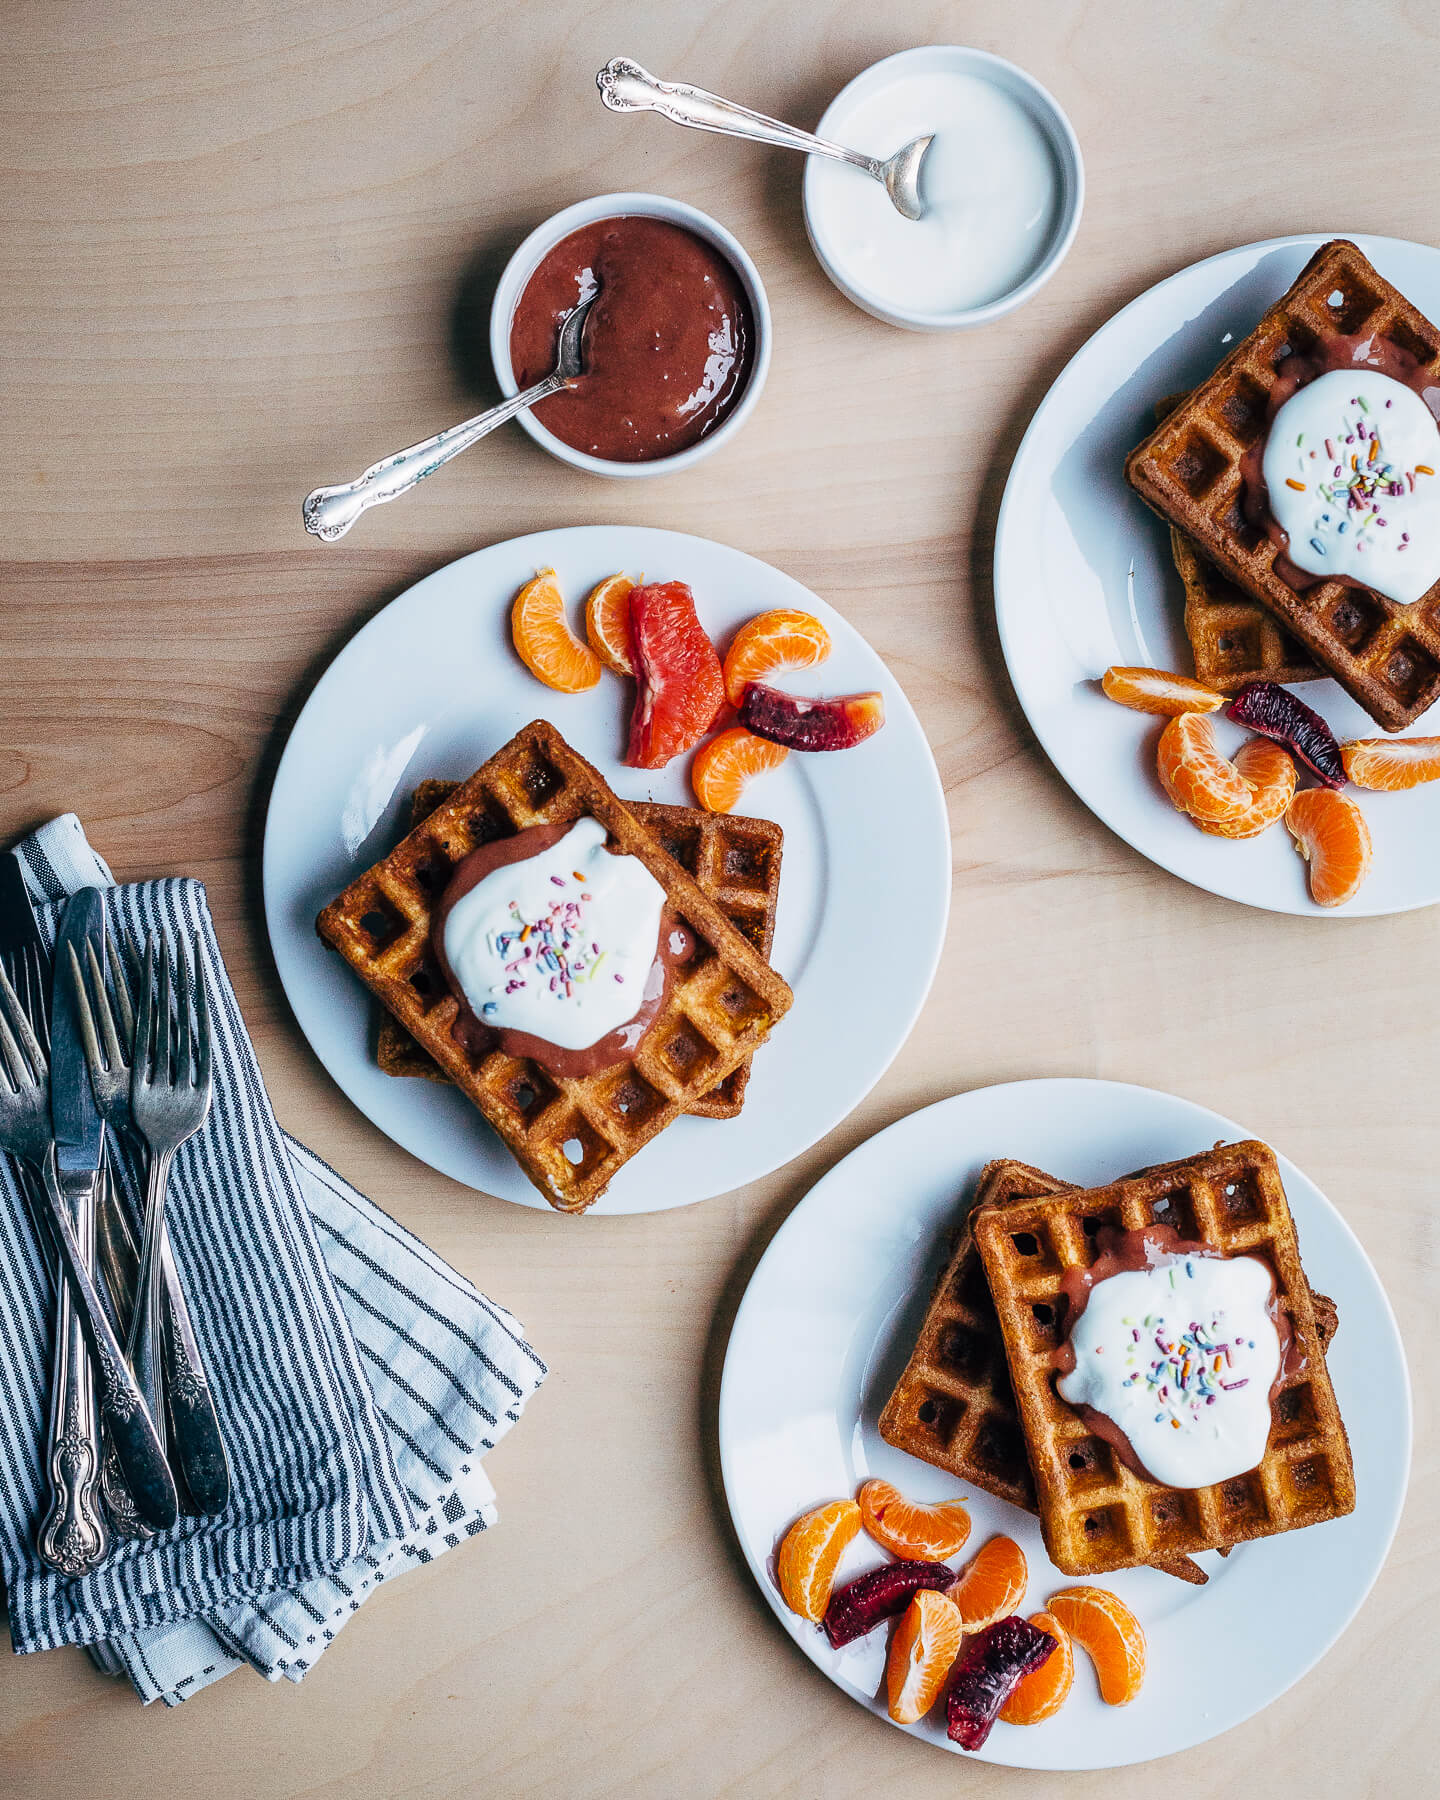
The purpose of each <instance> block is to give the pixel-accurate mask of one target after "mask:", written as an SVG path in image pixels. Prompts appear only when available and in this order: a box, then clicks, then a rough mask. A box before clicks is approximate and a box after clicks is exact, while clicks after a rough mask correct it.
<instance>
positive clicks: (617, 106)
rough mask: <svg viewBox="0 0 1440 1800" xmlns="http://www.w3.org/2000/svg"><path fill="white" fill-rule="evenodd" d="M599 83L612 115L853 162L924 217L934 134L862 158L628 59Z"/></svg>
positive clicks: (619, 60) (899, 204) (609, 67)
mask: <svg viewBox="0 0 1440 1800" xmlns="http://www.w3.org/2000/svg"><path fill="white" fill-rule="evenodd" d="M595 85H596V86H597V87H598V88H599V89H600V97H601V99H602V100H603V101H604V102H605V104H606V105H607V106H608V107H609V108H610V110H611V111H612V112H658V113H660V114H661V115H662V116H663V117H664V118H667V119H670V120H673V122H674V123H675V124H676V125H690V126H692V127H693V128H694V129H695V130H696V131H718V132H720V133H721V134H722V135H724V136H726V137H738V138H750V139H753V141H754V142H755V143H757V144H775V145H777V146H778V147H779V148H780V149H782V150H803V151H805V152H806V153H807V154H808V155H810V156H831V157H834V159H835V160H836V161H837V162H843V163H849V164H851V166H852V167H854V168H857V169H863V170H864V171H865V173H866V174H867V175H873V176H874V178H875V179H876V181H878V182H879V183H880V184H881V185H882V186H883V187H884V189H885V192H886V193H887V194H888V195H889V196H890V198H891V201H892V202H893V203H894V206H895V210H896V211H897V212H900V213H903V214H904V215H905V217H906V218H907V219H923V218H924V216H925V203H924V201H923V200H922V199H921V198H920V165H921V164H922V163H923V162H924V160H925V152H926V151H927V150H928V149H929V148H930V146H931V144H932V143H934V141H935V139H934V134H933V133H931V134H930V135H929V136H927V137H917V138H914V139H913V140H912V141H911V142H910V143H908V144H906V145H905V146H904V147H903V149H900V150H897V151H896V152H895V154H894V155H893V156H887V157H879V156H864V155H862V154H861V152H860V151H858V150H847V149H846V148H845V147H844V145H843V144H831V143H827V142H826V140H825V139H824V138H818V137H814V136H812V134H811V133H810V132H808V131H800V130H798V129H797V128H796V127H795V126H794V125H785V124H782V123H781V121H780V120H779V119H772V118H770V117H769V115H768V114H766V113H761V112H752V111H751V109H750V108H749V107H748V106H739V105H737V104H736V102H735V101H733V100H722V99H721V98H720V96H719V95H718V94H709V93H706V91H705V89H704V88H697V87H686V86H685V85H684V84H683V83H680V82H669V81H657V80H656V79H655V77H654V76H653V75H652V74H650V72H649V70H647V69H642V68H641V67H640V65H639V63H637V62H632V61H631V59H630V58H629V57H628V56H617V57H614V58H613V59H612V60H611V61H610V62H608V63H606V65H605V67H604V68H603V69H602V70H601V71H600V73H599V74H598V75H597V76H596V77H595Z"/></svg>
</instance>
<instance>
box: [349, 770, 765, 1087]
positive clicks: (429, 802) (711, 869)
mask: <svg viewBox="0 0 1440 1800" xmlns="http://www.w3.org/2000/svg"><path fill="white" fill-rule="evenodd" d="M459 785H460V784H459V782H457V781H436V780H434V779H433V778H432V779H431V780H428V781H422V782H421V783H420V785H419V787H417V788H416V790H415V792H414V794H413V795H412V797H411V801H410V828H411V830H412V831H413V830H414V828H415V827H416V826H417V825H418V824H420V822H421V821H422V820H423V819H427V818H428V817H429V816H430V814H431V813H432V812H434V810H435V808H436V807H437V806H439V804H440V802H441V801H442V800H448V799H449V797H450V796H451V794H453V793H454V792H455V789H456V788H457V787H458V786H459ZM630 810H631V812H633V813H634V815H635V817H636V818H637V819H639V821H640V823H641V824H642V825H644V826H645V827H646V828H647V829H648V830H650V831H653V832H654V833H655V835H656V837H657V838H659V840H660V843H661V847H662V848H663V849H664V850H665V852H666V854H667V855H669V856H673V857H674V859H675V861H676V862H678V863H679V865H680V867H681V868H682V869H683V870H684V871H685V873H686V874H687V875H689V876H690V877H691V879H692V880H693V881H694V882H695V883H696V885H697V886H698V887H699V888H700V890H701V892H702V893H706V894H708V895H709V896H710V898H711V899H712V900H713V901H714V902H715V904H716V905H717V906H718V907H719V908H720V910H721V912H723V913H724V914H725V916H726V918H727V919H729V921H730V923H731V924H732V925H733V926H734V927H735V929H736V930H737V931H739V932H742V933H743V934H744V936H746V937H747V938H749V940H750V942H751V943H752V944H754V946H755V948H756V949H757V950H758V951H759V952H760V954H761V955H762V956H763V957H764V958H765V960H766V962H769V960H770V949H771V946H772V945H773V943H774V941H775V913H776V908H777V904H778V901H779V897H780V859H781V853H782V851H783V848H784V840H785V834H784V833H783V832H782V831H781V829H780V827H779V826H778V825H775V824H773V823H772V822H771V821H770V820H769V819H746V818H740V817H738V816H736V815H735V814H732V813H725V814H718V813H706V812H701V811H699V810H698V808H696V807H693V806H662V805H660V804H659V802H658V801H653V800H638V801H631V802H630ZM375 1060H376V1061H377V1062H378V1063H379V1065H380V1067H381V1068H382V1069H383V1070H384V1071H385V1073H386V1074H387V1075H410V1076H421V1077H423V1078H424V1079H426V1080H429V1081H443V1082H446V1083H447V1084H448V1083H449V1081H450V1077H449V1076H448V1075H447V1074H446V1073H445V1071H444V1070H443V1069H442V1068H441V1067H440V1065H439V1064H438V1063H437V1062H436V1061H435V1060H434V1058H433V1057H430V1056H428V1055H427V1054H426V1053H425V1051H423V1050H422V1049H421V1048H420V1046H419V1044H417V1043H416V1042H415V1040H414V1038H413V1037H411V1035H410V1033H409V1032H408V1031H407V1030H406V1029H405V1027H404V1026H403V1025H402V1024H401V1023H400V1021H399V1020H398V1019H395V1018H392V1017H391V1015H390V1014H389V1013H388V1012H387V1013H382V1014H381V1017H380V1023H379V1028H378V1030H377V1033H376V1040H375ZM749 1080H750V1058H749V1057H748V1056H747V1057H746V1058H745V1060H744V1061H743V1062H742V1063H741V1064H740V1066H739V1067H738V1068H736V1069H732V1070H731V1072H730V1073H729V1074H728V1075H727V1076H726V1077H725V1079H724V1080H723V1081H721V1082H718V1083H717V1084H716V1085H715V1086H714V1087H713V1088H711V1090H710V1092H709V1093H708V1094H704V1095H702V1096H701V1098H700V1099H698V1100H697V1101H695V1103H694V1104H693V1105H691V1106H687V1107H686V1109H685V1110H686V1111H687V1112H688V1113H690V1114H692V1115H693V1116H695V1117H697V1118H702V1119H736V1118H738V1117H739V1116H740V1109H741V1108H742V1107H743V1106H744V1104H745V1089H746V1087H747V1085H748V1083H749Z"/></svg>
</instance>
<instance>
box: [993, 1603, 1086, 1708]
mask: <svg viewBox="0 0 1440 1800" xmlns="http://www.w3.org/2000/svg"><path fill="white" fill-rule="evenodd" d="M1030 1623H1031V1624H1032V1625H1033V1626H1035V1627H1036V1629H1037V1630H1039V1631H1044V1632H1048V1633H1049V1635H1050V1636H1051V1637H1052V1638H1054V1640H1055V1650H1054V1652H1053V1654H1052V1655H1050V1656H1049V1657H1047V1658H1046V1660H1045V1661H1044V1662H1043V1663H1041V1665H1040V1667H1039V1668H1038V1669H1032V1670H1031V1671H1030V1673H1029V1674H1028V1675H1022V1676H1021V1677H1020V1680H1019V1683H1018V1684H1017V1686H1016V1688H1015V1691H1014V1693H1013V1694H1011V1696H1010V1698H1009V1699H1008V1700H1007V1701H1006V1702H1005V1704H1004V1705H1003V1706H1002V1707H1001V1708H1000V1717H1001V1718H1002V1719H1003V1720H1004V1721H1005V1723H1006V1724H1007V1725H1039V1724H1042V1723H1043V1722H1044V1721H1045V1720H1046V1719H1053V1718H1054V1717H1055V1715H1056V1713H1057V1712H1059V1710H1060V1708H1061V1707H1062V1706H1063V1705H1064V1704H1065V1702H1066V1700H1068V1699H1069V1697H1070V1689H1071V1687H1072V1686H1073V1685H1074V1681H1075V1652H1074V1650H1073V1649H1072V1648H1071V1645H1070V1633H1069V1632H1068V1631H1066V1629H1065V1627H1064V1626H1063V1625H1062V1624H1061V1623H1060V1621H1059V1620H1058V1619H1057V1618H1056V1617H1055V1615H1054V1613H1050V1612H1038V1613H1031V1615H1030Z"/></svg>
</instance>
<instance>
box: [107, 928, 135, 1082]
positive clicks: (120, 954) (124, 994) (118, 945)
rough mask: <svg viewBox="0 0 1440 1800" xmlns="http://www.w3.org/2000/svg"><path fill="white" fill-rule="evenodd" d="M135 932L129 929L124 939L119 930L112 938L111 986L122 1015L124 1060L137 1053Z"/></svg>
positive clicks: (116, 1005) (121, 1032) (116, 1006)
mask: <svg viewBox="0 0 1440 1800" xmlns="http://www.w3.org/2000/svg"><path fill="white" fill-rule="evenodd" d="M134 944H135V934H134V932H133V931H127V932H126V933H125V934H124V939H123V951H122V939H121V936H120V933H119V932H117V933H116V934H115V936H114V938H113V940H112V948H111V952H110V976H111V986H112V987H113V988H114V990H115V996H114V998H115V1011H116V1012H117V1013H118V1014H119V1015H120V1036H121V1040H122V1042H123V1043H124V1045H125V1055H124V1058H123V1060H124V1061H126V1062H128V1061H129V1060H130V1058H131V1057H132V1056H133V1055H134V1054H135V1005H134V1002H133V1001H132V999H131V997H130V994H131V987H132V984H133V983H134V981H135V978H136V977H137V976H138V974H139V969H138V966H137V963H136V961H134V960H132V959H133V958H134Z"/></svg>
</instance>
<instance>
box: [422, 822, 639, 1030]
mask: <svg viewBox="0 0 1440 1800" xmlns="http://www.w3.org/2000/svg"><path fill="white" fill-rule="evenodd" d="M664 904H665V890H664V888H662V887H661V885H660V883H659V882H658V881H656V879H655V877H654V876H653V875H652V874H651V873H650V871H649V870H648V869H647V868H646V867H645V865H644V864H643V863H642V862H639V861H637V859H636V858H635V857H633V856H612V855H611V854H610V852H609V851H608V850H606V848H605V827H604V826H603V825H602V824H601V823H600V822H599V820H598V819H589V818H586V819H579V820H577V821H576V823H575V824H574V825H573V826H572V827H571V828H570V830H569V831H567V832H566V834H565V836H564V837H562V838H560V839H559V840H558V842H556V843H554V844H552V845H551V846H550V848H549V849H548V850H542V851H541V852H540V854H539V855H538V856H531V857H528V858H526V860H525V861H524V862H516V863H509V864H507V865H506V866H505V867H504V868H500V869H495V870H494V871H492V873H491V874H489V875H486V876H485V877H484V878H483V879H482V880H480V881H477V882H476V884H475V886H474V887H473V888H471V889H470V891H469V893H468V894H462V895H461V897H460V899H458V900H457V901H456V902H455V904H454V906H452V907H451V909H450V913H449V916H448V918H447V919H446V921H445V960H446V961H447V962H448V963H449V965H450V972H451V974H452V975H453V976H454V977H455V980H456V981H457V982H458V983H459V984H460V989H461V991H462V992H463V993H464V995H465V998H466V999H467V1000H468V1001H469V1003H470V1008H471V1010H472V1011H473V1012H474V1014H475V1016H476V1018H477V1019H479V1020H480V1021H481V1022H482V1023H483V1024H486V1025H490V1026H492V1027H494V1029H495V1030H497V1031H523V1032H527V1033H529V1034H530V1035H531V1036H532V1037H538V1038H543V1039H544V1040H545V1041H546V1042H547V1043H550V1044H554V1045H555V1046H556V1047H557V1048H558V1049H561V1050H588V1049H589V1047H590V1046H591V1045H592V1044H597V1043H599V1041H600V1039H601V1038H603V1037H607V1036H608V1035H609V1034H610V1033H611V1032H612V1031H618V1030H619V1029H620V1027H621V1026H622V1025H625V1024H627V1023H628V1022H629V1021H630V1020H631V1019H632V1018H634V1016H635V1014H636V1013H637V1012H638V1011H639V1010H640V1005H641V1002H642V1001H643V999H644V996H645V980H646V977H647V976H648V974H649V972H650V969H651V967H652V965H653V964H654V961H655V953H656V950H657V948H658V946H659V942H660V915H661V911H662V910H663V908H664Z"/></svg>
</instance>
